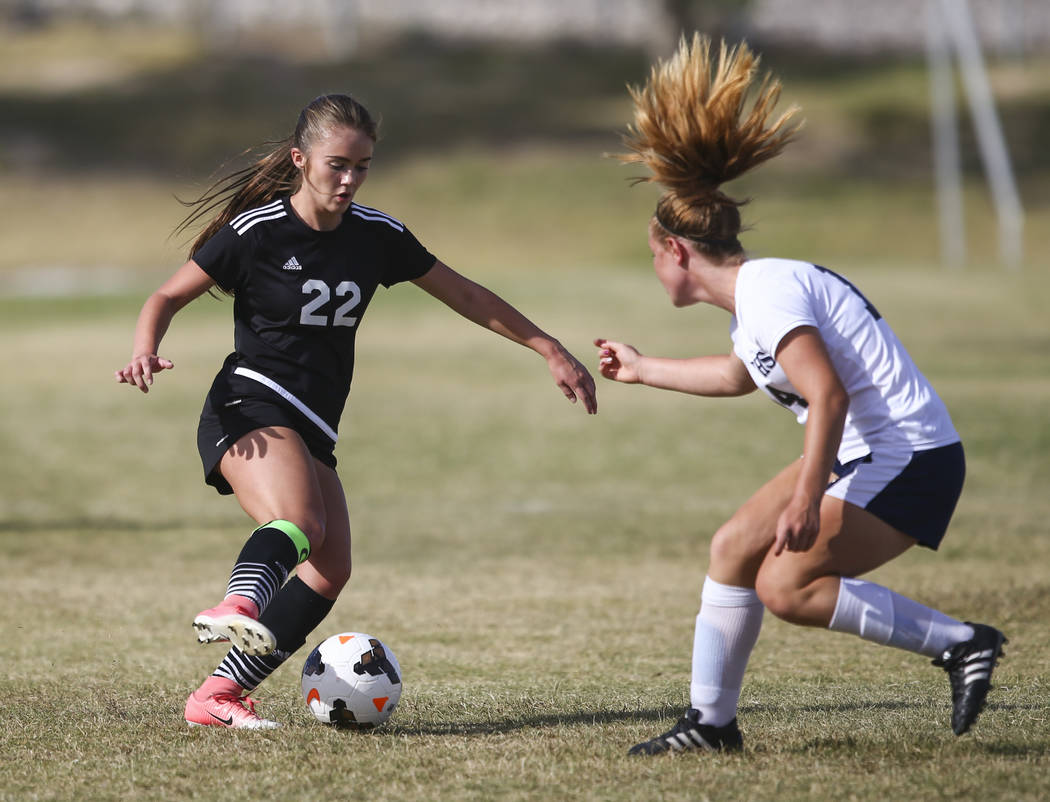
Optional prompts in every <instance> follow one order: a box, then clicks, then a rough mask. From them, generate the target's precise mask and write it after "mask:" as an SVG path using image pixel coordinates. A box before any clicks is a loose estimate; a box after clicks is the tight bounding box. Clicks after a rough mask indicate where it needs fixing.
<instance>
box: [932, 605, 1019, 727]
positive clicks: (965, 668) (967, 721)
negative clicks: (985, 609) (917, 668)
mask: <svg viewBox="0 0 1050 802" xmlns="http://www.w3.org/2000/svg"><path fill="white" fill-rule="evenodd" d="M966 623H967V624H969V625H970V626H971V627H973V637H972V638H970V640H968V641H963V642H962V643H957V644H955V645H954V646H952V647H951V648H950V649H947V650H945V652H944V654H942V655H941V656H940V657H938V658H937V659H936V660H934V661H933V664H934V665H935V666H940V667H941V668H943V669H944V670H945V671H947V672H948V679H949V680H950V681H951V683H952V732H954V733H955V734H956V735H962V734H963V733H964V732H966V731H967V730H968V729H970V726H971V725H972V724H973V723H974V722H975V721H977V716H978V715H980V712H981V710H982V709H983V708H984V699H985V697H986V696H987V695H988V691H989V690H991V687H992V670H993V669H994V668H995V666H996V664H997V663H998V662H999V658H1000V657H1001V656H1002V655H1003V644H1004V643H1006V642H1007V641H1006V637H1005V636H1004V635H1003V633H1002V632H1000V631H999V630H997V629H996V628H995V627H990V626H987V625H986V624H974V623H971V622H969V621H967V622H966Z"/></svg>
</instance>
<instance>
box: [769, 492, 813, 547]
mask: <svg viewBox="0 0 1050 802" xmlns="http://www.w3.org/2000/svg"><path fill="white" fill-rule="evenodd" d="M819 533H820V499H819V498H818V499H817V500H816V501H815V502H810V501H809V500H807V499H805V498H801V497H799V496H794V497H793V498H792V499H791V501H789V502H788V505H787V507H785V508H784V511H783V512H781V513H780V517H779V518H778V519H777V534H776V538H775V539H774V541H773V554H780V553H781V552H783V551H784V550H785V549H786V550H787V551H809V549H811V548H812V547H813V544H814V543H816V542H817V535H818V534H819Z"/></svg>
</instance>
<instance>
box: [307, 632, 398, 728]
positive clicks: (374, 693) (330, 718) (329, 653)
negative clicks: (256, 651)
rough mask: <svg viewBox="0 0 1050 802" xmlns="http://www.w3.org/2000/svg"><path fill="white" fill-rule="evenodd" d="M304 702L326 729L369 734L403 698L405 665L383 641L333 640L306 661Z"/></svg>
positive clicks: (349, 635) (359, 635) (347, 635)
mask: <svg viewBox="0 0 1050 802" xmlns="http://www.w3.org/2000/svg"><path fill="white" fill-rule="evenodd" d="M303 698H304V699H305V700H306V705H307V707H309V708H310V712H311V713H313V714H314V716H315V717H316V718H317V720H318V721H320V722H322V723H324V724H335V725H337V726H339V727H346V728H348V729H353V730H370V729H372V728H373V727H378V726H379V725H380V724H382V723H383V722H384V721H386V720H387V719H389V718H390V716H391V715H393V713H394V708H396V707H397V703H398V701H399V700H400V699H401V666H400V665H399V664H398V662H397V658H396V657H395V656H394V653H393V652H392V651H391V650H390V647H389V646H386V645H385V644H383V643H382V642H381V641H380V640H379V638H374V637H372V636H371V635H366V634H365V633H363V632H343V633H341V634H339V635H333V636H332V637H330V638H328V639H326V640H325V641H323V642H322V643H321V645H320V646H318V647H317V648H316V649H314V650H313V651H312V652H310V656H309V657H307V658H306V663H305V664H304V665H303Z"/></svg>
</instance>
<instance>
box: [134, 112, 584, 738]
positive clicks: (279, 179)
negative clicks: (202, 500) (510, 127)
mask: <svg viewBox="0 0 1050 802" xmlns="http://www.w3.org/2000/svg"><path fill="white" fill-rule="evenodd" d="M376 140H377V125H376V123H375V121H374V120H373V118H372V117H371V115H370V114H369V112H368V111H367V109H365V108H364V106H362V105H361V104H360V103H359V102H357V101H356V100H355V99H353V98H352V97H350V96H348V95H325V96H321V97H318V98H316V99H315V100H314V101H312V102H311V103H310V104H309V105H308V106H307V107H306V108H305V109H303V111H302V113H301V114H300V116H299V121H298V124H297V125H296V128H295V132H294V133H293V134H292V135H291V136H290V137H289V138H288V139H286V140H285V141H283V142H281V143H278V144H277V146H276V147H274V148H273V149H272V150H271V151H270V152H269V153H268V154H267V155H265V156H263V157H262V158H260V159H259V160H258V161H257V162H256V163H255V164H253V165H251V166H250V167H248V168H246V169H244V170H241V171H239V172H237V173H234V174H233V175H231V176H228V177H227V178H225V179H222V180H220V181H219V182H217V183H216V184H215V185H214V186H213V187H212V189H211V190H209V192H207V193H205V195H204V196H203V197H202V198H200V199H199V200H198V201H196V202H195V203H194V204H193V206H194V210H193V211H192V212H191V213H190V215H189V216H188V217H187V219H186V220H185V221H184V223H183V226H182V227H181V228H183V229H185V227H186V226H188V225H191V224H193V223H195V222H197V221H198V220H201V219H206V218H208V217H209V216H210V215H212V214H214V215H215V216H214V217H213V218H212V219H211V220H210V223H209V224H208V225H207V226H206V228H205V229H204V231H203V232H202V233H201V234H200V235H199V237H198V238H197V240H196V242H195V243H194V245H193V247H192V249H191V258H190V259H189V260H188V261H187V262H186V263H185V264H184V265H183V266H182V267H181V268H179V269H178V270H177V271H176V272H175V274H174V275H173V276H172V277H171V278H169V279H168V280H167V281H166V282H165V283H164V284H163V285H161V287H160V288H159V289H158V290H157V291H156V292H154V293H153V294H152V295H151V296H150V297H149V298H148V299H147V301H146V303H145V304H144V306H143V308H142V311H141V313H140V315H139V318H138V323H137V326H136V329H135V338H134V346H133V349H132V357H131V361H130V362H128V364H127V365H126V366H125V367H123V368H121V369H120V370H118V371H116V378H117V381H118V382H121V383H127V384H130V385H132V386H135V387H138V388H139V389H140V390H141V391H142V392H147V391H148V389H149V387H150V385H151V384H152V383H153V380H154V376H155V375H156V374H157V373H159V372H161V371H164V370H168V369H170V368H172V367H174V365H173V364H172V362H171V361H170V360H168V359H165V358H164V357H161V356H158V349H159V346H160V341H161V338H162V337H163V336H164V334H165V332H166V331H167V329H168V325H169V324H170V323H171V321H172V318H173V317H174V315H175V313H176V312H178V311H179V310H180V309H182V307H184V306H185V305H186V304H188V303H189V302H190V301H192V300H194V299H195V298H197V297H199V296H200V295H202V294H203V293H205V292H208V291H209V290H211V289H212V288H214V287H217V288H218V289H220V290H222V291H224V292H226V293H229V294H232V295H233V296H234V307H233V315H234V326H235V328H234V351H233V353H231V354H230V355H229V357H227V359H226V361H225V363H224V364H223V367H222V369H221V370H220V371H219V374H218V375H217V376H216V378H215V381H214V383H213V384H212V387H211V390H210V391H209V393H208V396H207V399H206V401H205V404H204V410H203V412H202V414H201V420H200V426H199V429H198V449H199V451H200V455H201V460H202V463H203V467H204V474H205V479H206V481H207V483H208V484H210V485H212V486H214V487H215V488H216V489H217V490H218V492H220V493H223V494H229V493H233V494H235V495H236V497H237V500H238V501H239V502H240V504H241V506H242V507H243V508H244V510H245V511H246V512H247V513H248V515H250V516H251V517H252V518H254V519H255V520H256V521H257V522H258V523H259V527H258V529H256V530H255V531H254V532H253V533H252V535H251V537H250V538H249V539H248V541H247V542H246V543H245V545H244V547H243V549H242V550H241V552H240V555H239V556H238V558H237V561H236V564H235V565H234V568H233V571H232V574H231V577H230V581H229V583H228V585H227V593H226V597H225V599H224V600H223V601H222V602H221V603H220V604H219V605H218V606H216V607H214V608H211V609H209V610H205V611H204V612H202V613H200V614H199V615H198V616H197V617H196V619H195V620H194V622H193V625H194V627H195V628H196V630H197V635H198V639H199V640H200V641H201V642H205V643H207V642H214V641H229V642H230V643H231V644H232V646H233V648H231V650H230V651H229V653H228V654H227V656H226V658H225V659H224V660H223V661H222V663H221V664H220V665H219V667H218V668H217V669H216V671H215V672H214V673H213V674H212V675H211V676H209V677H208V678H207V679H206V680H205V681H204V683H203V684H202V685H201V686H200V688H198V689H197V691H195V692H194V693H192V694H191V695H190V697H189V698H188V699H187V701H186V711H185V717H186V720H187V721H188V722H189V723H190V724H193V725H211V726H221V727H234V728H252V729H259V728H270V727H274V726H277V724H276V722H273V721H269V720H267V719H263V718H261V717H260V716H258V715H257V714H256V713H255V712H254V705H252V704H251V703H250V701H249V700H248V699H247V698H246V693H248V692H250V691H252V690H254V689H255V688H256V687H257V686H258V685H259V684H260V683H261V682H262V681H263V680H264V679H266V677H268V676H269V675H270V674H272V673H273V672H274V671H275V670H276V669H277V667H278V666H280V665H281V663H282V662H283V661H284V660H286V659H287V658H288V657H289V656H290V655H291V654H292V653H293V652H294V651H295V650H296V649H298V648H299V647H300V646H302V645H303V643H304V642H305V641H306V638H307V636H308V635H309V633H310V632H311V631H313V629H314V628H315V627H316V626H317V625H318V624H319V623H320V622H321V620H322V619H323V618H324V617H325V616H326V615H327V614H328V612H329V610H330V609H331V608H332V605H333V604H334V601H335V599H336V597H337V596H338V595H339V592H340V591H341V590H342V588H343V586H344V585H345V584H346V583H347V581H348V580H349V578H350V521H349V516H348V513H347V505H346V500H345V496H344V492H343V488H342V485H341V484H340V480H339V477H338V475H337V474H336V471H335V467H336V459H335V456H334V454H333V450H334V447H335V442H336V438H337V437H338V434H337V429H338V426H339V419H340V416H341V414H342V411H343V406H344V405H345V403H346V399H347V395H348V393H349V391H350V380H351V376H352V374H353V366H354V339H355V335H356V333H357V329H358V326H359V325H360V321H361V318H362V316H363V314H364V312H365V308H366V307H367V306H368V303H369V301H370V300H371V298H372V295H373V293H374V292H375V291H376V289H377V287H378V285H380V284H382V285H384V286H388V287H389V286H391V285H392V284H394V283H397V282H403V281H411V282H413V283H414V284H416V286H418V287H420V288H421V289H423V290H425V291H426V292H428V293H430V294H431V295H432V296H434V297H435V298H437V299H438V300H440V301H443V302H444V303H445V304H447V305H448V306H449V307H451V308H452V309H454V310H455V311H456V312H459V313H460V314H461V315H463V316H464V317H466V318H468V319H469V320H472V321H473V322H475V323H477V324H479V325H481V326H484V327H486V328H488V329H491V330H492V331H494V332H496V333H497V334H500V335H502V336H504V337H506V338H508V339H510V340H512V341H513V342H516V343H519V344H521V345H525V346H527V347H529V348H531V349H533V350H534V351H536V352H537V353H539V354H540V355H541V356H542V357H543V358H544V359H545V360H546V362H547V367H548V368H549V369H550V372H551V375H552V377H553V379H554V382H555V384H556V385H557V386H558V387H559V388H560V389H561V391H562V392H563V393H564V394H565V396H566V397H567V398H569V399H570V400H571V401H573V402H575V401H576V400H581V401H582V402H583V406H584V407H585V408H586V410H587V412H588V413H594V412H596V411H597V403H596V399H595V392H594V381H593V379H592V378H591V375H590V374H589V373H588V372H587V370H586V369H585V368H584V367H583V366H582V365H580V363H579V362H578V361H577V360H576V359H575V358H574V357H573V356H572V355H571V354H570V353H569V352H568V351H566V350H565V348H563V347H562V345H561V344H560V343H559V342H558V341H557V340H555V339H554V338H553V337H551V336H549V335H548V334H545V333H544V332H543V331H541V330H540V329H539V328H537V327H536V326H535V325H534V324H533V323H532V322H530V321H529V320H528V319H527V318H526V317H524V316H523V315H522V314H521V313H520V312H518V311H517V310H515V309H514V308H513V307H511V306H510V305H509V304H508V303H506V302H505V301H504V300H502V299H501V298H499V297H498V296H496V295H495V294H493V293H492V292H490V291H489V290H487V289H485V288H484V287H482V286H480V285H478V284H476V283H474V282H472V281H470V280H469V279H466V278H464V277H463V276H461V275H459V274H458V273H456V272H454V271H453V270H452V269H450V268H449V267H447V266H446V265H445V264H443V263H442V262H440V261H438V260H436V259H435V258H434V257H433V256H432V255H431V254H430V253H428V252H427V250H426V249H425V248H424V247H423V246H422V245H420V243H419V242H418V241H417V240H416V238H415V237H414V236H412V234H411V233H410V232H409V230H408V229H407V228H406V227H405V226H404V224H402V223H401V222H400V221H398V220H397V219H396V218H394V217H391V216H390V215H388V214H385V213H383V212H380V211H378V210H376V209H372V208H370V207H367V206H362V205H360V204H357V203H355V202H354V197H355V194H356V193H357V191H358V190H359V189H360V188H361V185H362V183H363V182H364V180H365V177H366V175H367V171H368V168H369V165H370V164H371V161H372V152H373V148H374V146H375V143H376ZM216 210H218V212H217V213H215V212H216ZM293 571H295V576H294V577H293V578H292V579H290V580H288V579H287V578H288V576H289V574H291V573H292V572H293ZM286 580H287V581H286Z"/></svg>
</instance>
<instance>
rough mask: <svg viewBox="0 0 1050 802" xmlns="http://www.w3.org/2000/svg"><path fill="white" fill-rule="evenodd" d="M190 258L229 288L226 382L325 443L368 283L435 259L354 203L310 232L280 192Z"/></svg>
mask: <svg viewBox="0 0 1050 802" xmlns="http://www.w3.org/2000/svg"><path fill="white" fill-rule="evenodd" d="M193 260H194V261H195V262H196V263H197V264H198V265H200V267H201V268H202V269H203V270H204V272H206V273H207V274H208V275H209V276H211V277H212V278H213V279H215V282H216V283H217V284H218V285H219V286H220V287H221V288H222V289H224V290H227V291H230V292H233V294H234V304H233V316H234V352H233V353H232V354H230V356H229V357H228V358H227V360H226V363H225V364H224V366H223V371H225V372H227V373H228V374H230V375H228V379H229V381H230V383H231V385H232V386H233V387H243V388H245V391H246V392H247V393H249V394H252V395H258V394H259V393H260V391H261V392H263V393H266V392H272V393H276V394H277V395H279V396H281V397H282V398H284V399H285V401H287V402H288V403H291V404H292V405H293V406H295V407H296V408H297V409H299V411H300V412H302V413H303V414H304V415H306V417H307V418H309V419H310V420H312V421H313V422H314V424H315V425H317V426H318V428H319V429H320V430H321V431H323V432H325V434H327V435H328V436H329V437H330V438H331V439H332V440H335V439H336V436H337V435H336V432H337V431H338V426H339V418H340V416H341V415H342V411H343V407H344V406H345V404H346V399H347V396H348V395H349V393H350V381H351V378H352V377H353V372H354V339H355V336H356V334H357V328H358V326H360V325H361V319H362V317H363V316H364V313H365V309H366V308H367V307H368V303H369V301H371V299H372V296H373V294H374V293H375V291H376V288H377V287H378V286H379V285H380V284H382V285H383V286H385V287H389V286H391V285H393V284H396V283H397V282H400V281H411V280H413V279H416V278H419V277H420V276H422V275H423V274H424V273H426V272H427V271H428V270H429V269H430V268H431V267H432V266H433V264H434V261H435V259H434V257H433V256H432V255H431V254H430V253H429V252H428V251H427V250H426V248H424V247H423V246H422V245H421V244H420V243H419V241H418V240H417V239H416V238H415V237H414V236H413V235H412V233H411V232H410V231H409V230H408V229H407V228H406V227H405V226H404V225H403V224H402V223H400V222H399V221H397V220H395V219H394V218H393V217H390V216H389V215H387V214H384V213H383V212H380V211H377V210H375V209H370V208H368V207H367V206H360V205H358V204H356V203H354V204H351V206H350V208H349V209H348V210H347V211H346V213H345V214H344V215H343V220H342V222H341V223H340V224H339V227H338V228H336V229H334V230H332V231H316V230H314V229H312V228H310V227H309V226H308V225H306V224H305V223H304V222H303V221H302V220H301V219H300V218H299V217H298V215H297V214H296V213H295V211H294V210H293V208H292V205H291V202H290V201H289V199H288V198H287V197H283V198H279V199H278V200H275V201H273V202H272V203H269V204H266V205H265V206H261V207H259V208H257V209H251V210H249V211H246V212H243V213H242V214H240V215H238V216H237V217H235V218H234V219H233V220H231V221H230V223H229V225H226V226H223V228H222V229H221V230H220V231H219V232H218V233H217V234H215V236H214V237H212V238H211V239H209V240H208V241H207V242H206V243H204V245H202V246H201V248H200V249H199V250H198V251H197V252H196V253H194V254H193ZM263 388H266V389H263Z"/></svg>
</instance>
